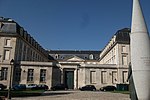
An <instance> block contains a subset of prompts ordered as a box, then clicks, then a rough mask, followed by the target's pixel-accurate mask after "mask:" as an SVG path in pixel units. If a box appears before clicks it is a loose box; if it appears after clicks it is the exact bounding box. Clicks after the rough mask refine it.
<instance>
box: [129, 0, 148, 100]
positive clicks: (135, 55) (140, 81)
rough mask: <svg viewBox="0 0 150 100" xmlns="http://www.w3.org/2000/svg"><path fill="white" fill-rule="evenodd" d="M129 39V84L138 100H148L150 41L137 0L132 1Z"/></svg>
mask: <svg viewBox="0 0 150 100" xmlns="http://www.w3.org/2000/svg"><path fill="white" fill-rule="evenodd" d="M130 39H131V41H130V45H131V66H132V78H133V82H132V83H130V84H133V87H135V90H134V89H133V90H134V91H135V93H136V95H137V99H138V100H150V40H149V33H148V30H147V26H146V23H145V20H144V16H143V13H142V9H141V7H140V2H139V0H133V12H132V26H131V33H130ZM132 95H133V94H131V96H132ZM137 99H136V98H134V99H133V98H131V100H137Z"/></svg>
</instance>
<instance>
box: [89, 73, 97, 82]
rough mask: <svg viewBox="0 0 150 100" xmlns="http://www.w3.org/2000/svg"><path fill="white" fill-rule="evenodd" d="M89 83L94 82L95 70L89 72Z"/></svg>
mask: <svg viewBox="0 0 150 100" xmlns="http://www.w3.org/2000/svg"><path fill="white" fill-rule="evenodd" d="M90 83H96V72H95V71H91V72H90Z"/></svg>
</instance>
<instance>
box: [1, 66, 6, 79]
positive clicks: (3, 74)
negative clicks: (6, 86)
mask: <svg viewBox="0 0 150 100" xmlns="http://www.w3.org/2000/svg"><path fill="white" fill-rule="evenodd" d="M1 74H2V75H1V80H7V74H8V68H7V67H2V70H1Z"/></svg>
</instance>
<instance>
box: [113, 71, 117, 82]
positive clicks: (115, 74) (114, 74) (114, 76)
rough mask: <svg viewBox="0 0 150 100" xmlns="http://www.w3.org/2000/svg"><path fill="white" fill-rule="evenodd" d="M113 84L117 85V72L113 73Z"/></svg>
mask: <svg viewBox="0 0 150 100" xmlns="http://www.w3.org/2000/svg"><path fill="white" fill-rule="evenodd" d="M112 83H114V84H115V83H117V72H116V71H113V72H112Z"/></svg>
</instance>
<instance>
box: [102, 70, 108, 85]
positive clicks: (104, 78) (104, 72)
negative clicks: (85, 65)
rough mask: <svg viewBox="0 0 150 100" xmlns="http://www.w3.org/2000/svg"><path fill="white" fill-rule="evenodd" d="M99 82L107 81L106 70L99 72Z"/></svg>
mask: <svg viewBox="0 0 150 100" xmlns="http://www.w3.org/2000/svg"><path fill="white" fill-rule="evenodd" d="M101 83H103V84H106V83H107V72H106V71H102V73H101Z"/></svg>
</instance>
